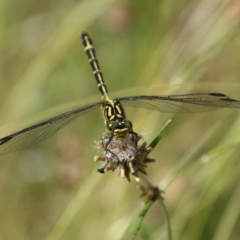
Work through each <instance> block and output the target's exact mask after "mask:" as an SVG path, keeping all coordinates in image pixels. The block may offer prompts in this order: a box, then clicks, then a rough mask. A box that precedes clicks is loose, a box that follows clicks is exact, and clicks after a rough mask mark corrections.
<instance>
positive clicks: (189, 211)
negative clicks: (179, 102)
mask: <svg viewBox="0 0 240 240" xmlns="http://www.w3.org/2000/svg"><path fill="white" fill-rule="evenodd" d="M81 31H87V32H89V34H90V35H91V37H92V39H93V42H94V45H95V47H96V49H97V55H98V58H99V61H100V66H101V68H102V71H103V75H104V77H105V81H106V83H107V85H108V89H109V90H110V96H112V97H118V96H127V95H137V94H176V93H188V92H213V91H214V92H223V93H225V94H227V95H230V96H231V97H232V98H235V99H240V54H239V52H240V40H239V39H240V38H239V37H240V3H239V1H238V0H231V1H225V0H211V1H208V0H200V1H199V0H196V1H194V0H189V1H186V0H179V1H173V0H162V1H157V0H153V1H147V0H143V1H137V0H135V1H116V0H101V1H93V0H88V1H87V0H85V1H74V0H72V1H69V0H62V1H54V0H52V1H51V0H50V1H49V0H47V1H44V0H43V1H29V0H18V1H16V0H11V1H6V0H1V1H0V52H1V58H0V84H1V87H0V103H1V104H0V126H1V127H0V133H1V137H4V136H5V135H7V134H10V133H12V132H13V131H17V130H20V129H21V128H23V127H26V126H28V125H29V124H31V123H34V122H35V121H39V120H41V119H45V118H46V117H48V116H52V115H54V113H57V112H59V111H60V112H61V111H63V110H64V109H68V107H71V106H74V105H81V104H85V103H89V102H93V101H98V100H100V94H99V93H98V89H97V86H96V83H95V80H94V78H93V75H92V72H91V69H90V67H89V65H88V61H87V58H86V56H85V53H84V51H83V47H82V45H81V41H80V39H79V33H80V32H81ZM133 110H134V112H133ZM126 113H127V116H128V118H129V119H131V121H132V122H133V124H134V130H135V131H136V132H138V133H142V134H144V137H145V139H146V140H147V141H148V142H150V141H151V140H152V139H153V138H154V137H155V136H156V134H157V132H158V131H159V130H160V128H161V127H162V126H163V125H164V124H165V122H166V121H167V120H168V119H172V123H171V125H170V128H169V129H168V131H167V133H166V134H165V136H164V137H163V139H162V141H161V142H160V144H159V145H158V146H157V147H156V149H155V150H154V151H153V153H151V155H150V157H152V158H155V159H156V160H157V161H156V163H154V164H152V165H150V166H149V168H148V176H149V180H150V181H151V182H152V183H153V184H155V185H159V186H160V187H161V188H163V189H165V194H164V199H165V203H166V205H167V207H168V208H169V211H170V216H171V221H172V228H173V237H174V239H181V240H185V239H191V240H193V239H194V240H197V239H205V240H208V239H213V240H227V239H232V240H235V239H236V240H237V239H239V235H240V230H239V226H240V217H239V216H240V214H239V211H240V204H239V203H240V181H239V179H240V178H239V176H240V164H239V158H240V149H239V148H240V134H239V133H240V119H239V117H240V110H221V111H216V112H207V113H199V114H176V115H173V114H161V113H156V112H151V111H147V110H141V109H131V108H126ZM104 130H105V129H104V124H103V121H102V117H101V114H100V110H99V111H98V110H95V111H93V112H92V113H89V114H87V115H85V116H83V117H82V118H80V119H78V120H76V121H74V122H73V123H71V124H69V126H67V127H65V128H64V129H62V130H61V131H60V132H59V133H57V134H56V135H55V136H54V137H52V138H49V139H47V140H45V141H44V142H42V143H40V144H38V145H36V146H34V147H32V148H30V149H27V150H23V151H19V152H17V153H13V154H10V155H6V156H1V161H0V239H4V240H5V239H7V240H11V239H17V240H21V239H22V240H28V239H48V240H53V239H54V240H57V239H104V240H107V239H110V240H114V239H121V237H122V236H123V233H124V231H125V230H126V228H127V227H128V226H129V225H130V224H131V222H132V221H134V219H135V217H136V216H137V214H138V213H139V210H140V209H141V200H140V199H139V198H138V196H139V194H140V193H139V191H138V190H137V189H136V183H135V182H134V179H132V182H131V183H130V184H129V183H128V182H127V181H126V180H123V179H121V178H120V177H119V176H118V172H117V171H115V172H113V173H107V174H106V175H101V174H99V173H97V172H96V169H97V167H98V166H99V164H96V163H94V162H93V156H95V155H97V154H99V151H98V150H97V149H96V143H95V141H97V140H99V139H100V137H101V135H102V133H103V132H104ZM144 228H145V229H147V231H148V232H149V234H150V235H151V236H152V238H148V239H167V238H166V225H165V216H164V215H163V212H162V210H161V207H160V205H159V204H157V203H156V204H154V205H153V207H152V208H151V211H150V212H149V213H148V214H147V216H146V218H145V220H144ZM126 239H130V236H129V235H128V236H127V237H126ZM137 239H147V238H144V237H143V236H142V235H141V234H139V236H138V237H137Z"/></svg>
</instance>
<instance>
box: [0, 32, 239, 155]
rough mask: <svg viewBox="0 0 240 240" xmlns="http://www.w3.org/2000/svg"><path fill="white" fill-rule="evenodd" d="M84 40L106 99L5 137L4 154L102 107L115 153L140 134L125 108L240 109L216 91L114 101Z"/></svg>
mask: <svg viewBox="0 0 240 240" xmlns="http://www.w3.org/2000/svg"><path fill="white" fill-rule="evenodd" d="M81 39H82V44H83V46H84V50H85V52H86V55H87V57H88V60H89V63H90V66H91V68H92V71H93V75H94V77H95V80H96V82H97V85H98V89H99V91H100V93H101V96H102V100H101V101H98V102H95V103H90V104H87V105H83V106H80V107H79V106H78V107H76V108H74V109H71V110H66V111H65V112H63V113H61V114H58V115H56V116H54V117H51V118H49V119H47V120H44V121H42V122H39V123H36V124H34V125H31V126H29V127H27V128H24V129H22V130H20V131H17V132H15V133H12V134H10V135H8V136H6V137H3V138H1V139H0V155H4V154H9V153H12V152H15V151H18V150H21V149H24V148H28V147H30V146H32V145H34V144H37V143H39V142H41V141H42V140H44V139H46V138H48V137H50V136H52V135H53V134H55V133H56V132H57V131H58V130H60V129H61V128H63V127H65V126H66V125H67V124H69V123H70V122H72V121H73V120H75V119H76V118H78V117H81V116H83V115H85V114H86V113H88V112H90V111H92V110H94V109H96V108H98V107H100V108H101V110H102V114H103V118H104V122H105V126H106V132H107V134H108V137H104V149H105V150H106V151H111V150H108V146H109V145H110V143H111V142H112V141H114V140H118V141H123V140H124V139H127V138H128V136H129V134H131V135H134V134H135V135H137V134H136V133H135V132H134V130H133V124H132V122H131V121H130V120H128V119H127V118H126V114H125V111H124V108H123V105H124V106H130V107H140V108H146V109H150V110H155V111H159V112H163V113H165V112H168V113H180V112H186V113H196V112H203V111H210V110H216V109H224V108H240V101H238V100H235V99H232V98H230V97H228V96H227V95H225V94H223V93H216V92H212V93H191V94H181V95H169V96H158V95H156V96H148V95H139V96H129V97H120V98H116V99H112V98H110V96H109V94H108V90H107V86H106V84H105V81H104V78H103V74H102V72H101V70H100V66H99V62H98V59H97V57H96V51H95V48H94V46H93V42H92V40H91V38H90V36H89V34H88V33H86V32H82V33H81ZM106 139H107V140H106Z"/></svg>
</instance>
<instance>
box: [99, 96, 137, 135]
mask: <svg viewBox="0 0 240 240" xmlns="http://www.w3.org/2000/svg"><path fill="white" fill-rule="evenodd" d="M102 112H103V116H104V120H105V124H106V130H107V131H108V133H111V134H113V136H114V137H115V138H116V139H123V138H124V137H126V135H127V133H129V132H132V123H131V122H130V121H129V120H127V119H126V117H125V112H124V109H123V107H122V105H121V103H120V102H119V101H118V100H113V101H109V102H106V103H103V104H102Z"/></svg>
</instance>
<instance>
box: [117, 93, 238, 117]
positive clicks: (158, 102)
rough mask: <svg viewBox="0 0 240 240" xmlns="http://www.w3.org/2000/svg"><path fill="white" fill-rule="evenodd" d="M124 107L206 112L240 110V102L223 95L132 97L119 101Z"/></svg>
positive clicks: (161, 110)
mask: <svg viewBox="0 0 240 240" xmlns="http://www.w3.org/2000/svg"><path fill="white" fill-rule="evenodd" d="M118 100H119V101H120V102H121V103H122V104H123V105H126V106H131V107H141V108H147V109H152V110H156V111H160V112H169V113H176V112H186V113H187V112H189V113H194V112H204V111H211V110H216V109H221V108H240V101H238V100H235V99H231V98H230V97H228V96H227V95H224V94H222V93H196V94H183V95H169V96H132V97H123V98H119V99H118Z"/></svg>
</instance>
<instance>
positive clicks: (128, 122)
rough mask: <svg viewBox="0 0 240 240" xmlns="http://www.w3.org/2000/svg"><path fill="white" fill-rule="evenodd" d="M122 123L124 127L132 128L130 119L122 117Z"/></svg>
mask: <svg viewBox="0 0 240 240" xmlns="http://www.w3.org/2000/svg"><path fill="white" fill-rule="evenodd" d="M123 123H124V125H125V126H126V128H128V130H132V127H133V125H132V122H131V121H129V120H126V119H124V120H123Z"/></svg>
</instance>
